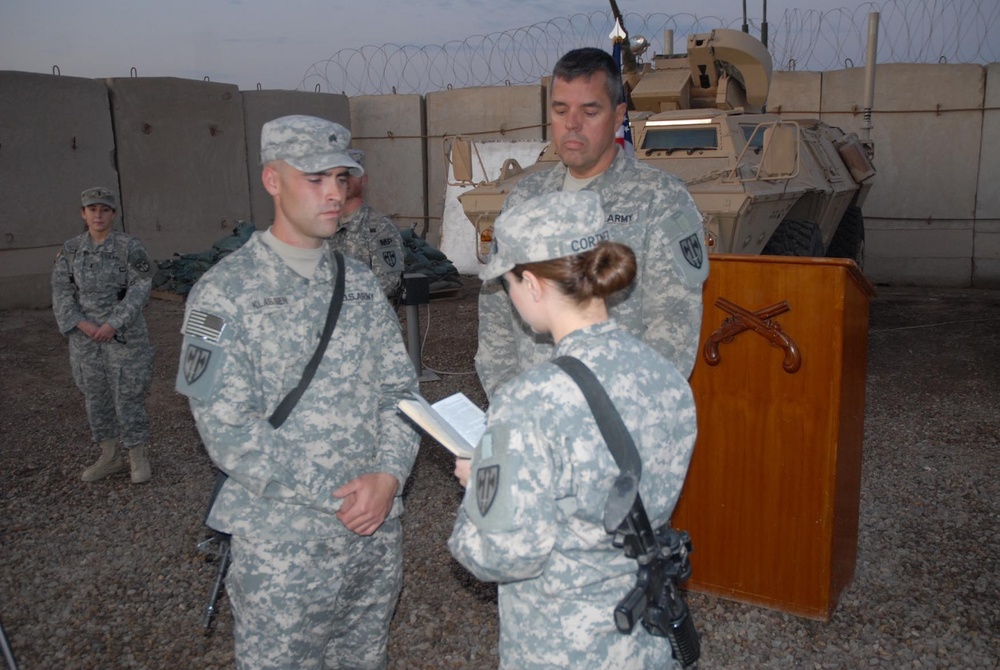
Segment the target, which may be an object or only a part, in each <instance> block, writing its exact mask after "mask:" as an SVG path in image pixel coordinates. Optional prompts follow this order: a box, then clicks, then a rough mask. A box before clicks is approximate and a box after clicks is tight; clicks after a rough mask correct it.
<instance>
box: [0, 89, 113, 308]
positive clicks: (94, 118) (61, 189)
mask: <svg viewBox="0 0 1000 670" xmlns="http://www.w3.org/2000/svg"><path fill="white" fill-rule="evenodd" d="M0 174H2V175H3V179H0V198H2V202H3V203H4V214H3V215H2V216H0V308H4V307H12V306H40V305H46V304H48V303H49V302H50V301H51V296H52V292H51V289H50V287H49V279H50V276H51V273H52V261H53V260H54V259H55V257H56V254H57V253H58V252H59V249H60V247H61V246H62V243H63V242H64V241H65V240H67V239H69V238H70V237H72V236H73V235H76V234H79V233H81V232H83V229H84V224H83V219H82V218H81V217H80V192H81V191H83V190H84V189H86V188H90V187H91V186H107V187H109V188H112V189H115V190H116V191H117V189H118V172H117V170H116V169H115V138H114V132H113V130H112V125H111V113H110V111H109V107H108V90H107V88H106V87H105V85H104V82H102V81H99V80H94V79H81V78H78V77H58V76H52V75H46V74H33V73H27V72H0ZM122 214H123V212H121V211H120V212H119V220H121V219H122Z"/></svg>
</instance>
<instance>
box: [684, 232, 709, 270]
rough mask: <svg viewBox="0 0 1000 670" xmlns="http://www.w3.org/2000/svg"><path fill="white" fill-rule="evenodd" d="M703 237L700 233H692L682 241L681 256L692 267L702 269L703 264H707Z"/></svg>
mask: <svg viewBox="0 0 1000 670" xmlns="http://www.w3.org/2000/svg"><path fill="white" fill-rule="evenodd" d="M700 237H701V235H700V234H699V233H692V234H691V235H688V236H687V237H685V238H684V239H682V240H681V242H680V246H681V254H682V255H683V256H684V260H686V261H687V262H688V263H689V264H690V265H691V266H692V267H695V268H698V269H701V265H702V263H704V262H705V255H704V252H703V251H702V246H701V239H700Z"/></svg>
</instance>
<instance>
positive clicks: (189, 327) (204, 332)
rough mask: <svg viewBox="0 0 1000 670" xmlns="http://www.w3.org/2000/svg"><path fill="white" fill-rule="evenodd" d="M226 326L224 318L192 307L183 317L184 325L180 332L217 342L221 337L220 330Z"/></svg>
mask: <svg viewBox="0 0 1000 670" xmlns="http://www.w3.org/2000/svg"><path fill="white" fill-rule="evenodd" d="M225 327H226V322H225V320H223V319H221V318H219V317H217V316H215V315H214V314H209V313H208V312H203V311H201V310H199V309H192V310H191V311H190V312H189V313H188V315H187V318H186V319H184V327H183V328H182V329H181V332H182V333H184V334H185V335H191V336H192V337H200V338H202V339H203V340H208V341H209V342H214V343H216V344H218V342H219V340H220V339H222V331H223V330H224V329H225Z"/></svg>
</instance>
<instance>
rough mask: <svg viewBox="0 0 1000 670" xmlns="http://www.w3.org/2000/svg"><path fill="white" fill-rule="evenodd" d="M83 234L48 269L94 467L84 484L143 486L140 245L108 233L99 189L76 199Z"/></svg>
mask: <svg viewBox="0 0 1000 670" xmlns="http://www.w3.org/2000/svg"><path fill="white" fill-rule="evenodd" d="M80 199H81V208H80V214H81V216H82V217H83V220H84V221H86V224H87V231H86V232H84V233H83V234H81V235H78V236H76V237H74V238H72V239H70V240H68V241H67V242H66V243H65V244H63V248H62V250H61V251H60V252H59V255H58V256H57V257H56V264H55V267H54V268H53V269H52V310H53V311H54V312H55V317H56V323H57V325H58V326H59V332H61V333H62V334H63V335H66V336H67V337H68V338H69V361H70V367H71V368H72V370H73V379H74V381H76V385H77V386H78V387H79V388H80V390H81V391H83V395H84V397H85V399H86V405H87V419H88V421H89V422H90V430H91V433H92V439H93V441H94V442H96V443H98V444H100V446H101V456H100V458H98V460H97V462H96V463H94V464H93V465H91V466H90V467H89V468H87V469H86V470H84V471H83V481H85V482H92V481H96V480H98V479H102V478H104V477H107V476H108V475H111V474H114V473H116V472H120V471H121V470H123V469H125V462H124V459H123V455H122V451H121V445H124V447H125V449H126V450H127V451H128V459H129V465H130V467H131V475H132V481H133V482H135V483H137V484H138V483H142V482H147V481H149V479H150V476H151V473H150V466H149V415H148V414H147V413H146V398H145V396H146V391H148V390H149V384H150V381H151V379H152V375H153V345H152V344H151V343H150V341H149V331H148V330H147V328H146V320H145V319H144V318H143V316H142V309H143V308H144V307H145V306H146V303H147V302H149V291H150V288H151V286H152V280H153V269H152V264H151V263H150V261H149V257H148V256H147V255H146V249H145V248H144V247H143V246H142V243H141V242H140V241H139V240H138V239H136V238H134V237H132V236H131V235H126V234H125V233H122V232H118V231H116V230H113V229H112V226H113V225H114V220H115V215H116V214H117V209H118V205H117V202H116V200H115V196H114V194H113V193H112V192H111V191H110V190H108V189H106V188H101V187H95V188H89V189H87V190H86V191H84V192H83V193H82V194H81V196H80Z"/></svg>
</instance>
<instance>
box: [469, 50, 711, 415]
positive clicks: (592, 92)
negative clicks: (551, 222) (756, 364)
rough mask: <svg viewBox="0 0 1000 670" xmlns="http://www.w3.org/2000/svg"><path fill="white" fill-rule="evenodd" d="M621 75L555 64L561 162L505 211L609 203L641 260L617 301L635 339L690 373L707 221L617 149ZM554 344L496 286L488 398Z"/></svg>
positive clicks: (487, 329) (487, 309) (488, 332)
mask: <svg viewBox="0 0 1000 670" xmlns="http://www.w3.org/2000/svg"><path fill="white" fill-rule="evenodd" d="M625 109H626V105H625V101H624V97H623V92H622V84H621V76H620V74H619V72H618V68H617V66H616V65H615V62H614V59H613V58H612V57H611V56H610V55H609V54H607V53H606V52H604V51H602V50H600V49H592V48H587V49H576V50H574V51H570V52H568V53H567V54H566V55H564V56H563V57H562V58H561V59H559V61H558V62H557V63H556V66H555V69H554V70H553V75H552V83H551V84H550V91H549V111H550V117H551V119H552V136H553V142H554V143H555V145H556V147H557V149H558V153H559V157H560V160H561V161H562V162H560V163H558V164H556V166H555V167H553V168H552V169H551V170H545V171H542V172H538V173H534V174H531V175H529V176H527V177H525V178H524V179H523V180H521V181H520V182H518V184H517V185H516V186H515V187H514V189H513V190H512V191H511V193H510V195H509V196H508V197H507V200H506V202H505V203H504V208H505V209H508V208H510V207H515V206H517V205H519V204H521V203H523V202H524V201H525V200H527V199H529V198H532V197H535V196H538V195H541V194H543V193H552V192H555V191H577V190H587V191H592V192H594V193H597V194H598V195H599V196H600V197H601V200H602V202H603V205H604V211H605V213H606V214H605V215H606V217H607V221H606V223H607V225H608V229H609V230H610V231H611V239H612V240H615V241H617V242H621V243H623V244H626V245H628V246H629V247H631V248H632V250H633V251H634V252H635V255H636V258H637V259H638V270H637V274H636V281H635V283H634V284H633V285H632V286H630V287H629V288H628V289H626V290H624V291H622V292H621V293H620V294H619V295H616V296H614V297H613V298H612V299H611V300H610V301H609V306H610V308H611V315H612V316H613V317H614V318H615V319H616V320H617V321H618V323H620V324H621V325H622V326H624V327H625V328H626V329H628V331H629V332H630V333H632V334H633V335H635V336H636V337H638V338H640V339H641V340H642V341H643V342H646V343H647V344H649V345H650V346H651V347H653V348H654V349H656V350H657V351H658V352H660V353H661V354H663V355H664V356H666V357H667V358H668V359H669V360H671V361H673V363H674V364H675V365H676V366H677V369H678V370H680V372H681V374H682V375H684V376H685V377H687V376H689V375H690V374H691V370H692V369H693V367H694V360H695V354H696V352H697V349H698V336H699V333H700V330H701V308H702V305H701V286H702V284H703V283H704V281H705V278H706V277H707V276H708V257H707V255H706V254H705V252H704V246H703V244H702V238H703V232H702V219H701V214H700V213H699V212H698V209H697V207H696V206H695V203H694V200H693V199H692V198H691V195H690V193H688V191H687V189H686V188H685V186H684V184H683V182H681V181H680V180H679V179H677V178H676V177H674V176H672V175H669V174H667V173H666V172H663V171H662V170H658V169H656V168H653V167H650V166H648V165H644V164H642V163H640V162H639V161H637V160H636V159H635V158H634V157H630V156H626V155H625V152H624V151H623V150H622V149H620V148H619V146H618V144H616V142H615V131H616V130H617V129H618V128H619V127H620V126H621V124H622V120H623V118H624V115H625ZM552 346H553V345H552V340H551V338H548V337H544V336H538V335H536V334H533V333H532V332H531V331H530V329H528V328H527V327H526V326H525V324H524V322H523V321H521V320H520V319H518V318H517V315H516V313H514V310H512V309H511V305H510V301H509V300H508V299H507V296H506V295H504V292H503V289H502V287H501V286H500V283H499V282H498V281H496V280H493V281H488V282H484V283H483V286H482V289H481V292H480V297H479V349H478V351H477V352H476V370H477V372H478V373H479V379H480V381H481V382H482V384H483V388H484V389H485V390H486V393H487V395H490V396H492V394H493V393H494V392H495V391H496V390H497V389H498V388H499V386H500V385H501V384H502V383H503V382H504V381H506V380H508V379H510V378H511V377H513V376H514V375H516V374H517V373H518V372H520V371H521V370H525V369H527V368H529V367H531V366H532V365H534V364H536V363H540V362H541V361H544V360H547V359H548V358H549V357H550V356H551V355H552Z"/></svg>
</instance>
